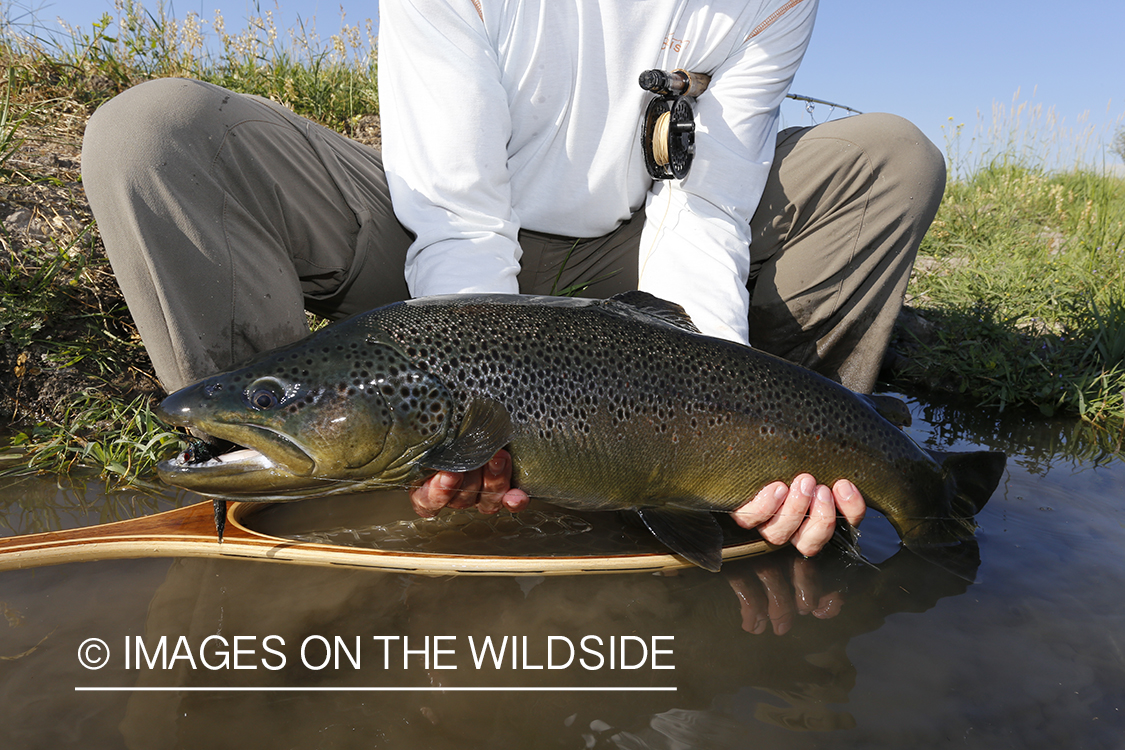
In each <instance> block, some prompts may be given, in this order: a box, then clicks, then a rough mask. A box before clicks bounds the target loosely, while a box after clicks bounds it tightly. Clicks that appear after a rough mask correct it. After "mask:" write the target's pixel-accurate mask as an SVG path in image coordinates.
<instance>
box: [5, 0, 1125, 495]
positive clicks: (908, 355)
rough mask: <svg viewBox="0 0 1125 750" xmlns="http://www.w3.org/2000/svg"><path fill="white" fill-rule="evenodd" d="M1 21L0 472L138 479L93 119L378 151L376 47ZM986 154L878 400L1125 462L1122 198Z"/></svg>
mask: <svg viewBox="0 0 1125 750" xmlns="http://www.w3.org/2000/svg"><path fill="white" fill-rule="evenodd" d="M7 12H8V13H9V17H8V18H6V19H4V22H3V23H0V60H2V61H3V70H2V71H0V74H2V75H0V85H2V86H3V94H2V95H0V106H2V108H3V109H2V111H0V221H2V227H0V441H3V442H0V472H8V473H12V472H26V471H32V470H43V471H54V472H60V471H67V470H70V469H72V468H74V467H76V466H93V467H94V468H95V469H96V470H99V471H102V472H104V473H106V474H107V475H108V476H111V477H122V478H129V477H134V476H136V475H138V474H143V473H144V472H146V471H148V470H149V469H150V468H151V465H152V462H153V461H154V460H155V459H157V458H159V457H161V456H162V455H164V454H166V453H167V452H169V451H170V450H173V449H174V446H175V444H176V443H177V440H176V436H175V435H173V434H172V433H169V432H167V431H166V430H164V428H163V427H161V426H160V424H159V423H158V422H157V421H156V420H155V419H154V418H153V417H152V415H151V411H150V407H151V404H152V402H153V400H154V399H155V398H157V397H158V396H159V394H160V388H159V385H158V384H157V383H156V382H155V379H154V378H153V375H152V372H151V366H150V364H149V362H148V360H147V358H146V356H145V353H144V350H143V347H142V346H141V345H140V342H139V338H138V337H137V334H136V331H135V329H134V328H133V325H132V322H131V320H130V319H129V316H128V311H127V309H126V307H125V305H124V302H123V300H122V299H121V297H120V294H119V292H118V290H117V288H116V285H115V284H114V282H113V275H112V271H111V269H110V268H109V265H108V262H107V261H106V260H105V255H104V252H103V248H102V246H101V241H100V239H99V237H98V233H97V228H96V226H95V225H94V224H93V220H92V217H91V216H90V213H89V209H88V205H87V204H86V200H85V196H84V194H83V192H82V188H81V180H80V173H79V168H80V143H81V136H82V131H83V127H84V124H85V121H86V119H87V118H88V117H89V115H90V113H92V112H93V110H94V108H96V107H97V106H98V104H100V103H102V102H104V101H106V100H107V99H109V98H110V97H112V96H114V95H115V94H117V93H119V92H120V91H123V90H124V89H125V88H127V87H128V86H131V85H134V84H136V83H139V82H140V81H143V80H146V79H149V78H154V77H161V76H192V77H196V78H201V79H203V80H207V81H211V82H214V83H216V84H219V85H222V86H226V87H228V88H231V89H234V90H236V91H241V92H248V93H254V94H259V95H262V96H267V97H270V98H272V99H275V100H277V101H280V102H282V103H284V104H286V105H288V106H290V107H292V108H293V109H295V110H296V111H298V112H300V113H301V114H303V115H305V116H308V117H310V118H312V119H315V120H317V121H320V122H322V123H324V124H326V125H328V126H330V127H333V128H336V129H339V130H341V131H343V132H345V133H347V134H349V135H351V136H352V137H355V138H357V139H359V140H363V141H366V142H371V143H377V141H378V119H377V117H376V116H375V113H376V112H377V109H378V94H377V90H376V87H375V75H374V73H375V57H374V40H373V38H372V37H371V27H370V25H369V24H368V23H361V24H348V23H347V22H346V19H342V21H343V22H342V23H341V24H340V27H341V31H340V33H338V34H336V35H332V36H328V37H326V38H324V39H321V38H320V37H319V36H317V35H316V33H315V32H314V31H313V30H312V29H311V28H303V29H297V30H295V31H285V30H279V29H277V28H276V27H275V26H274V25H273V21H272V18H271V17H270V16H269V14H266V15H264V16H262V17H260V18H258V19H255V20H254V21H252V22H251V23H250V24H249V25H248V26H247V27H246V28H244V29H242V30H241V31H237V32H235V31H231V30H228V29H227V28H226V26H225V23H224V22H223V20H222V19H221V18H215V19H207V20H206V22H205V21H203V20H201V19H199V18H197V17H194V16H190V15H189V16H188V17H187V19H186V20H182V21H175V20H173V19H168V18H163V17H161V16H160V14H159V13H155V14H152V13H149V12H147V11H145V10H144V9H143V8H141V7H140V6H135V5H129V6H123V8H122V10H121V11H120V14H119V16H118V18H116V19H109V18H105V19H103V22H101V23H99V24H96V25H95V26H94V27H93V28H91V29H89V30H81V29H72V30H68V31H64V32H63V33H61V34H56V35H48V34H46V33H44V32H42V31H39V30H37V27H35V26H28V25H26V24H25V25H21V24H20V23H19V20H18V19H13V18H11V17H10V16H11V8H10V7H8V9H7ZM205 32H207V33H210V34H211V35H212V37H213V39H214V40H215V42H214V44H213V46H212V47H211V48H210V49H211V51H207V50H205V48H204V44H203V39H204V34H205ZM992 146H993V152H992V153H991V154H990V155H989V156H988V158H986V159H982V160H980V161H979V162H978V163H977V164H975V165H971V168H969V169H963V170H958V173H959V174H960V175H961V176H959V177H958V178H957V179H954V180H952V181H951V182H950V184H949V186H948V189H947V193H946V200H945V203H944V205H943V206H942V209H941V212H940V214H939V216H938V219H937V221H936V222H935V225H934V228H933V230H932V231H931V232H930V234H929V236H928V237H927V239H926V242H925V244H924V246H923V248H922V257H921V258H920V260H919V264H918V267H917V270H916V273H915V277H914V279H913V281H912V284H911V287H910V298H909V303H910V305H911V307H912V309H913V310H914V311H915V312H916V315H914V316H912V317H911V318H910V319H909V320H908V321H907V323H908V325H904V326H902V327H900V330H899V332H898V334H897V341H896V345H895V346H896V349H897V350H898V351H899V352H900V354H901V356H900V357H898V358H896V360H895V365H894V367H892V368H891V369H890V370H888V376H889V378H890V385H891V386H892V387H895V388H899V389H905V390H909V389H916V388H921V387H924V388H932V389H938V390H944V391H950V392H953V393H959V394H962V395H964V396H965V397H966V398H968V399H972V400H974V401H976V402H978V403H982V404H986V405H988V406H989V407H991V408H995V409H1013V408H1031V409H1039V410H1041V411H1042V412H1044V413H1047V414H1054V415H1074V416H1080V417H1081V418H1082V419H1084V420H1085V421H1086V422H1087V423H1088V424H1090V425H1092V426H1094V427H1095V428H1096V430H1097V434H1098V435H1099V436H1100V437H1101V438H1102V439H1104V440H1105V442H1106V444H1108V445H1110V446H1111V447H1113V448H1114V449H1119V448H1120V441H1121V435H1122V425H1123V424H1125V403H1123V392H1125V363H1123V357H1125V291H1123V290H1125V259H1123V255H1125V228H1123V227H1125V183H1123V182H1122V180H1121V179H1119V178H1115V177H1111V176H1107V175H1105V174H1104V173H1099V172H1095V171H1089V170H1087V171H1077V170H1059V169H1054V168H1048V167H1047V166H1046V165H1045V164H1043V163H1037V161H1036V159H1035V158H1034V156H1032V157H1030V158H1029V157H1028V155H1027V154H1026V153H1024V152H1023V151H1021V150H1019V149H1013V148H1007V147H1005V144H1003V143H999V144H992ZM951 159H953V157H951ZM935 373H938V374H937V375H935ZM6 425H7V427H5V426H6Z"/></svg>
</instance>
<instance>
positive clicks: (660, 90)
mask: <svg viewBox="0 0 1125 750" xmlns="http://www.w3.org/2000/svg"><path fill="white" fill-rule="evenodd" d="M710 82H711V77H710V76H708V75H706V74H703V73H689V72H687V71H685V70H674V71H672V72H671V73H669V72H666V71H663V70H646V71H645V72H644V73H641V75H640V79H639V80H638V83H639V84H640V86H641V88H643V89H645V90H646V91H652V92H653V93H654V94H656V95H657V96H656V98H654V99H653V100H652V101H650V102H649V103H648V107H647V109H645V116H644V123H643V126H642V128H641V150H642V151H643V152H644V158H645V168H646V169H648V173H649V175H650V176H651V177H652V178H653V179H654V180H671V179H677V180H682V179H683V178H684V177H686V176H687V173H688V171H689V170H690V169H691V162H692V159H693V158H694V156H695V112H694V111H693V110H692V106H691V98H694V97H697V96H699V95H700V94H702V93H703V92H704V91H705V90H706V89H707V84H709V83H710ZM689 97H690V98H689Z"/></svg>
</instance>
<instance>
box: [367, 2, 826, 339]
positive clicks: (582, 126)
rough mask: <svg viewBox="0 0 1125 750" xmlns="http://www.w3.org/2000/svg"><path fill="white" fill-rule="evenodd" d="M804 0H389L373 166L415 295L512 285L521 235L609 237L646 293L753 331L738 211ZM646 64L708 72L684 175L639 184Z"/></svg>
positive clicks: (757, 172) (807, 19)
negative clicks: (386, 189)
mask: <svg viewBox="0 0 1125 750" xmlns="http://www.w3.org/2000/svg"><path fill="white" fill-rule="evenodd" d="M816 5H817V0H756V1H754V0H751V1H747V0H741V1H738V0H382V1H381V2H380V10H379V24H380V28H379V35H380V36H379V94H380V113H381V118H382V130H383V158H384V165H385V168H386V171H387V177H388V182H389V185H390V190H391V198H392V201H393V204H394V207H395V212H396V214H397V215H398V217H399V219H400V221H402V223H403V224H404V225H405V226H406V227H407V228H408V229H410V230H411V231H412V232H413V233H414V234H415V235H416V239H415V241H414V243H413V244H412V245H411V247H410V250H409V252H408V254H407V262H406V280H407V284H408V286H409V288H410V291H411V294H413V295H415V296H422V295H427V294H444V293H454V292H473V291H477V292H480V291H487V292H508V293H515V292H518V285H517V281H516V275H517V273H518V272H519V259H520V254H521V253H520V248H519V244H518V241H517V234H518V232H519V230H520V229H521V228H524V229H530V230H534V231H539V232H547V233H551V234H558V235H563V236H571V237H597V236H601V235H604V234H607V233H609V232H611V231H613V230H614V229H615V228H616V227H617V226H618V225H619V224H620V223H621V222H623V221H625V220H627V219H628V218H629V217H630V216H631V215H632V214H633V213H634V212H635V211H637V210H638V209H639V208H640V207H641V206H642V205H646V207H647V210H646V223H645V226H644V229H643V232H642V235H641V243H640V260H639V263H640V266H639V279H640V281H639V287H640V288H641V289H642V290H644V291H648V292H651V293H652V294H655V295H657V296H658V297H662V298H665V299H669V300H672V301H674V302H677V303H679V304H681V305H682V306H683V307H684V308H685V309H686V310H687V312H688V314H689V315H691V317H692V319H693V320H694V321H695V323H696V325H697V326H699V328H700V329H701V330H703V331H704V332H705V333H709V334H711V335H715V336H721V337H724V338H729V339H734V340H737V341H742V342H746V341H747V336H748V331H747V314H748V311H749V299H748V293H747V290H746V281H747V276H748V273H749V266H750V256H749V244H750V240H751V237H750V226H749V222H750V218H751V216H752V215H753V213H754V211H755V209H756V208H757V204H758V200H759V198H760V197H761V194H762V190H763V187H764V185H765V180H766V176H767V174H768V172H769V168H770V163H771V161H772V159H773V151H774V141H775V137H776V130H777V117H778V109H779V106H780V104H781V102H782V100H783V98H784V96H785V94H786V93H787V91H788V89H789V84H790V82H791V81H792V78H793V75H794V73H795V72H796V70H797V67H798V65H799V64H800V61H801V58H802V56H803V55H804V51H805V48H806V46H807V44H808V40H809V36H810V34H811V32H812V26H813V20H814V17H815V15H816ZM650 68H661V69H664V70H674V69H677V68H682V69H684V70H691V71H696V72H703V73H709V74H710V75H711V76H712V80H711V84H710V87H709V88H708V89H707V91H706V92H704V93H703V94H702V95H701V96H700V97H699V99H698V101H697V102H696V108H695V109H696V123H697V130H696V139H695V143H696V145H695V160H694V163H693V166H692V169H691V172H690V173H689V174H688V176H687V177H686V178H685V179H684V180H682V181H674V182H670V183H669V182H656V183H655V184H654V182H653V180H652V179H651V178H650V177H649V176H648V173H647V172H646V170H645V166H644V160H643V156H642V152H641V145H640V129H641V121H642V119H643V113H644V110H645V107H646V105H647V103H648V100H649V98H651V96H652V95H651V94H650V93H648V92H646V91H643V90H642V89H641V88H640V87H639V86H638V85H637V77H638V76H639V74H640V73H641V72H642V71H644V70H647V69H650Z"/></svg>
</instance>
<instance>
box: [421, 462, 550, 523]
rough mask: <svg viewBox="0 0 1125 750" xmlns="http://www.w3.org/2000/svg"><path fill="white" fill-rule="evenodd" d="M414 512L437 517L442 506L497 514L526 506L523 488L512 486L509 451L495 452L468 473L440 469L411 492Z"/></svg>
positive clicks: (426, 516) (526, 498)
mask: <svg viewBox="0 0 1125 750" xmlns="http://www.w3.org/2000/svg"><path fill="white" fill-rule="evenodd" d="M410 502H411V504H413V505H414V512H415V513H417V514H418V515H420V516H422V517H424V518H430V517H431V516H436V515H437V513H438V511H439V510H441V509H442V508H445V507H449V508H472V507H473V506H474V505H475V506H476V508H477V510H479V511H480V512H481V513H497V512H499V511H500V509H501V508H507V509H508V510H511V511H517V510H523V509H524V508H526V507H527V503H528V497H527V493H526V492H524V491H523V490H517V489H513V488H512V457H511V455H510V454H509V453H508V451H506V450H500V451H497V452H496V455H495V456H493V457H492V458H491V459H490V460H489V462H488V463H487V464H485V465H484V466H482V467H481V468H479V469H474V470H472V471H466V472H453V471H439V472H438V473H436V474H434V475H433V476H431V477H428V478H427V479H426V480H425V481H423V482H422V483H421V484H419V485H418V486H417V487H414V488H413V489H411V491H410Z"/></svg>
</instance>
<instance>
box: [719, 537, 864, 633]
mask: <svg viewBox="0 0 1125 750" xmlns="http://www.w3.org/2000/svg"><path fill="white" fill-rule="evenodd" d="M745 562H746V564H745V565H744V566H739V567H738V568H737V572H735V569H732V570H731V571H729V572H727V571H724V572H725V573H726V575H727V582H728V583H729V584H730V587H731V588H732V589H733V590H734V593H735V596H737V597H738V604H739V610H740V611H741V614H742V629H743V630H745V631H746V632H747V633H753V634H755V635H760V634H762V633H765V632H766V629H767V628H768V627H772V629H773V633H774V635H785V634H786V633H787V632H789V629H790V628H791V627H793V623H794V621H795V615H810V614H811V615H812V616H813V617H816V618H818V619H821V620H827V619H830V618H832V617H835V616H836V615H838V614H840V609H841V607H843V606H844V598H843V595H842V594H841V593H840V592H839V591H830V592H827V593H824V592H823V590H824V586H822V585H821V583H820V577H819V575H817V569H816V562H815V561H813V560H809V559H807V558H804V557H800V556H798V555H792V556H791V557H787V556H784V555H777V554H773V555H766V556H765V557H762V558H758V559H756V560H747V561H745ZM747 568H749V570H748V569H747Z"/></svg>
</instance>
